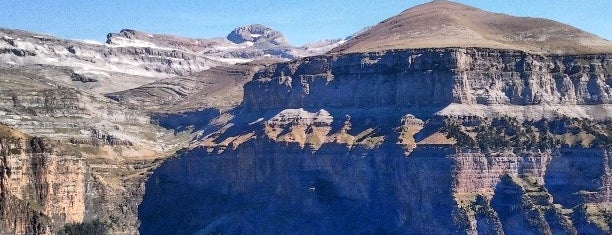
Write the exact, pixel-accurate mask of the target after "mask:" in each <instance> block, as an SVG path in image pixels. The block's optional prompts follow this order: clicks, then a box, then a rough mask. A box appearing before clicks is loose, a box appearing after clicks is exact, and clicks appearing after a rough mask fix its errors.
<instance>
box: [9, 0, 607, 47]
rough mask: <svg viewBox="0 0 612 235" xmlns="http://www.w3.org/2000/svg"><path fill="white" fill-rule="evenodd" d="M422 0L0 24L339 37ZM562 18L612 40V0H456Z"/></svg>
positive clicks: (22, 0) (42, 15) (92, 4)
mask: <svg viewBox="0 0 612 235" xmlns="http://www.w3.org/2000/svg"><path fill="white" fill-rule="evenodd" d="M425 2H429V1H427V0H256V1H251V0H173V1H162V0H140V1H135V0H31V1H26V0H0V27H4V28H13V29H24V30H29V31H34V32H41V33H47V34H51V35H54V36H57V37H62V38H70V39H93V40H97V41H105V40H106V34H107V33H109V32H118V31H119V30H121V29H124V28H130V29H136V30H140V31H145V32H150V33H165V34H176V35H180V36H187V37H196V38H210V37H218V36H225V35H227V34H228V33H229V32H230V31H231V30H232V29H234V28H235V27H237V26H242V25H248V24H253V23H261V24H265V25H267V26H269V27H271V28H274V29H276V30H279V31H281V32H283V33H284V34H285V36H286V37H287V39H288V40H289V41H290V42H291V43H292V44H295V45H302V44H304V43H307V42H312V41H317V40H321V39H328V38H341V37H345V36H348V35H351V34H352V33H354V32H356V31H358V30H360V29H362V28H363V27H366V26H370V25H374V24H376V23H378V22H380V21H382V20H384V19H386V18H388V17H391V16H394V15H396V14H398V13H400V12H402V11H403V10H405V9H407V8H410V7H412V6H415V5H418V4H422V3H425ZM456 2H462V3H464V4H468V5H471V6H475V7H478V8H481V9H484V10H487V11H492V12H500V13H506V14H510V15H516V16H533V17H541V18H548V19H553V20H556V21H559V22H562V23H566V24H569V25H572V26H575V27H578V28H580V29H583V30H586V31H588V32H591V33H594V34H596V35H598V36H600V37H603V38H606V39H608V40H612V8H611V7H610V5H612V0H588V1H579V0H456Z"/></svg>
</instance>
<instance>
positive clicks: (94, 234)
mask: <svg viewBox="0 0 612 235" xmlns="http://www.w3.org/2000/svg"><path fill="white" fill-rule="evenodd" d="M57 234H58V235H106V234H108V228H107V226H106V225H105V224H104V223H102V222H100V221H99V220H94V221H90V222H83V223H72V224H66V225H64V227H63V228H62V230H60V231H59V232H58V233H57Z"/></svg>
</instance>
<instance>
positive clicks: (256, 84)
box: [244, 48, 612, 116]
mask: <svg viewBox="0 0 612 235" xmlns="http://www.w3.org/2000/svg"><path fill="white" fill-rule="evenodd" d="M611 71H612V60H611V59H610V58H609V56H608V55H605V54H599V55H575V56H573V55H556V56H542V55H535V54H529V53H525V52H520V51H512V50H494V49H478V48H468V49H416V50H395V51H387V52H381V53H355V54H347V55H341V56H340V55H325V56H318V57H309V58H306V59H301V60H297V61H293V62H287V63H280V64H276V65H273V66H269V67H268V68H266V69H264V70H262V71H260V72H258V73H257V74H255V76H254V79H253V81H252V82H249V83H247V84H246V85H245V101H244V103H245V106H246V107H247V108H249V109H251V110H258V109H275V108H285V107H289V108H299V107H312V108H317V107H343V108H347V107H355V108H357V107H365V108H367V107H380V106H398V107H409V106H413V107H414V106H418V107H423V106H447V105H450V104H459V105H463V107H467V110H464V111H463V112H464V114H467V113H470V112H472V114H479V113H480V112H483V111H482V110H479V109H481V108H482V109H487V107H486V106H489V107H491V106H493V107H499V106H509V107H512V106H529V105H542V106H565V109H567V110H563V108H561V109H559V108H558V110H556V111H557V112H558V113H561V114H564V115H569V116H572V115H576V114H575V113H574V114H572V111H569V110H571V108H572V107H574V108H576V109H581V107H583V106H584V105H597V106H592V107H597V108H601V109H604V110H607V111H606V112H610V110H609V105H610V104H611V102H612V88H611V86H610V76H612V75H611ZM587 109H588V108H587ZM502 112H503V111H502ZM553 112H554V111H553ZM504 114H507V115H516V114H513V113H511V112H507V113H504ZM533 115H542V113H541V112H538V113H535V112H534V113H533Z"/></svg>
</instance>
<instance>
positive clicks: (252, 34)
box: [227, 24, 287, 45]
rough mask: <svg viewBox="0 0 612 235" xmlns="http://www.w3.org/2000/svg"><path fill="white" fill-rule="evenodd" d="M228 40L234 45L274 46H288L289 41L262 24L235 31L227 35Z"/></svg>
mask: <svg viewBox="0 0 612 235" xmlns="http://www.w3.org/2000/svg"><path fill="white" fill-rule="evenodd" d="M227 39H228V40H230V41H232V42H233V43H236V44H240V43H244V42H252V43H264V42H265V43H271V44H274V45H287V40H286V39H285V38H284V36H283V34H282V33H281V32H278V31H275V30H273V29H271V28H268V27H266V26H265V25H261V24H253V25H248V26H243V27H238V28H236V29H234V30H233V31H232V32H231V33H230V34H228V35H227Z"/></svg>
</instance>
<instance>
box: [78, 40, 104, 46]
mask: <svg viewBox="0 0 612 235" xmlns="http://www.w3.org/2000/svg"><path fill="white" fill-rule="evenodd" d="M76 41H79V42H82V43H87V44H91V45H104V43H101V42H98V41H96V40H91V39H77V40H76Z"/></svg>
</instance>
